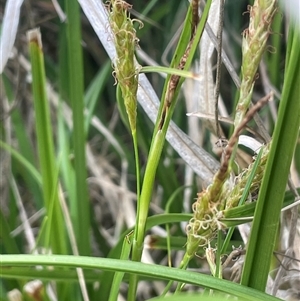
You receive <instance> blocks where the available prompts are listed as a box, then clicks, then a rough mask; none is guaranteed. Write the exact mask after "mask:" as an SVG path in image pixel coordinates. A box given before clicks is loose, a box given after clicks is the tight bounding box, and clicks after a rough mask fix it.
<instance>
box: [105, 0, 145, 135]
mask: <svg viewBox="0 0 300 301" xmlns="http://www.w3.org/2000/svg"><path fill="white" fill-rule="evenodd" d="M109 7H110V13H109V22H110V26H111V29H112V33H113V37H114V42H115V46H116V51H117V57H116V58H115V61H114V68H115V71H114V75H115V78H116V80H117V81H118V83H119V85H120V88H121V91H122V96H123V99H124V102H125V108H126V112H127V115H128V119H129V124H130V128H131V131H132V132H134V131H135V130H136V108H137V98H136V94H137V89H138V68H137V67H136V64H135V58H134V49H135V46H136V45H137V43H138V39H137V37H136V31H135V29H134V27H133V21H136V20H131V19H130V18H129V17H128V12H127V11H128V9H130V8H131V5H130V4H128V3H126V2H125V1H122V0H112V1H111V2H110V6H109ZM141 24H142V23H140V25H141Z"/></svg>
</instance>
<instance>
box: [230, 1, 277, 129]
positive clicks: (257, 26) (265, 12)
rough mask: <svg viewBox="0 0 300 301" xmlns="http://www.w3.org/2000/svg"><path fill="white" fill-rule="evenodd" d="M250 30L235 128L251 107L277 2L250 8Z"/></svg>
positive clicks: (244, 44) (245, 38)
mask: <svg viewBox="0 0 300 301" xmlns="http://www.w3.org/2000/svg"><path fill="white" fill-rule="evenodd" d="M248 10H249V14H250V23H249V28H248V29H246V30H245V31H244V32H243V41H242V54H243V59H242V68H241V71H242V72H241V73H242V80H241V87H240V97H239V101H238V105H237V107H236V113H235V120H234V126H235V127H237V126H238V125H239V123H240V122H241V121H242V120H243V118H244V116H245V114H246V111H247V109H248V107H249V105H250V101H251V97H252V92H253V87H254V83H255V78H256V72H257V69H258V66H259V63H260V61H261V58H262V55H263V53H264V51H265V48H266V44H267V40H268V37H269V35H270V33H271V23H272V20H273V17H274V15H275V13H276V11H277V1H276V0H255V2H254V5H253V6H252V7H251V6H248Z"/></svg>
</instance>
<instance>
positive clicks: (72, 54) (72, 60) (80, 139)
mask: <svg viewBox="0 0 300 301" xmlns="http://www.w3.org/2000/svg"><path fill="white" fill-rule="evenodd" d="M66 12H67V16H68V22H67V30H66V31H67V40H68V64H69V66H68V67H69V93H70V94H69V97H70V101H71V106H72V110H73V143H74V154H75V159H74V162H75V163H74V164H75V178H76V204H73V203H71V216H72V222H73V226H74V232H75V236H76V240H77V245H78V250H79V253H80V254H82V255H89V254H90V252H91V250H90V235H89V234H90V233H89V229H90V209H89V199H88V189H87V182H86V179H87V171H86V159H85V144H86V136H85V130H84V103H83V63H82V46H81V29H80V26H81V25H80V10H79V4H78V2H72V3H71V2H70V1H66Z"/></svg>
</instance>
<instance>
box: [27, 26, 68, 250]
mask: <svg viewBox="0 0 300 301" xmlns="http://www.w3.org/2000/svg"><path fill="white" fill-rule="evenodd" d="M28 41H29V50H30V58H31V65H32V88H33V98H34V108H35V116H36V118H35V119H36V120H35V125H36V133H37V143H38V154H39V161H40V168H41V175H42V180H43V195H44V202H45V206H46V209H47V212H49V211H51V210H53V215H52V216H51V218H52V228H51V237H50V242H51V247H52V251H53V253H60V254H66V253H67V247H66V235H65V231H64V222H63V216H62V211H61V207H60V204H59V198H58V191H57V189H56V188H57V174H56V170H57V167H56V163H55V157H54V143H53V138H52V128H51V120H50V110H49V105H48V99H47V96H46V89H45V87H46V84H45V70H44V58H43V52H42V44H41V37H40V33H39V31H38V30H37V29H34V30H32V31H29V32H28ZM51 201H53V204H52V203H51Z"/></svg>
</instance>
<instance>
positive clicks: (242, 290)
mask: <svg viewBox="0 0 300 301" xmlns="http://www.w3.org/2000/svg"><path fill="white" fill-rule="evenodd" d="M0 262H1V266H2V267H8V266H13V267H15V266H27V267H32V266H35V265H42V266H53V267H66V268H74V267H81V268H85V269H100V270H109V271H114V272H115V271H120V272H125V273H135V274H138V275H141V276H146V277H150V278H153V279H162V280H174V281H184V282H185V283H191V284H195V285H198V286H202V287H207V288H210V289H214V290H217V291H221V292H224V293H228V294H230V295H235V296H237V297H240V298H243V299H245V300H251V301H252V300H255V301H260V300H261V301H275V300H279V299H278V298H275V297H272V296H270V295H267V294H265V293H262V292H260V291H257V290H254V289H251V288H248V287H245V286H241V285H239V284H236V283H233V282H230V281H226V280H222V279H217V278H214V277H211V276H208V275H203V274H200V273H196V272H192V271H186V270H180V269H177V268H169V267H164V266H160V265H153V264H145V263H141V262H132V261H128V260H118V259H107V258H95V257H87V256H65V255H55V256H54V255H52V256H49V255H38V256H36V255H0ZM6 270H7V271H8V273H10V275H11V272H12V271H10V269H3V276H4V273H5V271H6ZM37 273H38V270H37ZM16 277H17V275H16Z"/></svg>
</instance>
